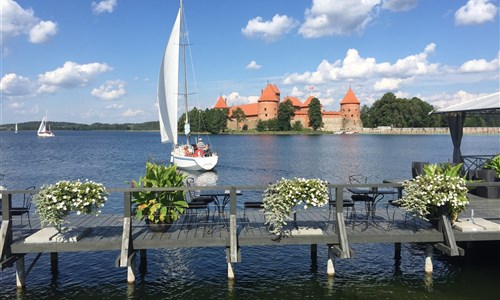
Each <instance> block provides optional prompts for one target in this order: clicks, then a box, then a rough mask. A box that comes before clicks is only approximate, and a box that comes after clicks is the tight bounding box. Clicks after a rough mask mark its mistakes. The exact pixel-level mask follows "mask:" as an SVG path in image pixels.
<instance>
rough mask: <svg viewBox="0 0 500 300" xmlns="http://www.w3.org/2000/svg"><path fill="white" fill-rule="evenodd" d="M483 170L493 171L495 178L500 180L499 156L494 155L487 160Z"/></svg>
mask: <svg viewBox="0 0 500 300" xmlns="http://www.w3.org/2000/svg"><path fill="white" fill-rule="evenodd" d="M483 168H485V169H487V170H493V171H495V177H496V178H497V179H499V178H500V154H497V155H495V157H493V158H492V159H490V160H488V161H487V162H486V163H485V164H484V166H483Z"/></svg>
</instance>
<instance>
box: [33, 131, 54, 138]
mask: <svg viewBox="0 0 500 300" xmlns="http://www.w3.org/2000/svg"><path fill="white" fill-rule="evenodd" d="M37 135H38V136H39V137H55V135H54V134H53V133H52V132H38V133H37Z"/></svg>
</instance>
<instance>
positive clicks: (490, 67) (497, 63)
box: [460, 52, 500, 73]
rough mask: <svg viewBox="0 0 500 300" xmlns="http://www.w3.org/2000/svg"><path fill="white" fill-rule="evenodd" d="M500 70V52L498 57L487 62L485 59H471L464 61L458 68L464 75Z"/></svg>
mask: <svg viewBox="0 0 500 300" xmlns="http://www.w3.org/2000/svg"><path fill="white" fill-rule="evenodd" d="M499 68H500V52H499V57H497V58H495V59H493V60H491V61H487V60H485V59H473V60H469V61H466V62H465V63H463V64H462V65H461V66H460V71H461V72H464V73H475V72H491V71H497V70H498V69H499Z"/></svg>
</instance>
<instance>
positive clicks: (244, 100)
mask: <svg viewBox="0 0 500 300" xmlns="http://www.w3.org/2000/svg"><path fill="white" fill-rule="evenodd" d="M223 97H224V98H226V102H227V105H228V106H233V105H241V104H249V103H256V102H257V101H258V100H259V96H248V97H245V96H241V95H240V94H239V93H238V92H232V93H230V94H229V95H228V96H223Z"/></svg>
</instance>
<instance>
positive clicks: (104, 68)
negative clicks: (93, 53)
mask: <svg viewBox="0 0 500 300" xmlns="http://www.w3.org/2000/svg"><path fill="white" fill-rule="evenodd" d="M110 70H112V68H111V67H110V66H108V65H107V64H102V63H89V64H83V65H81V64H77V63H75V62H72V61H67V62H65V63H64V65H63V66H62V67H60V68H57V69H55V70H54V71H48V72H45V73H44V74H40V75H38V81H39V83H40V84H41V86H40V88H39V92H40V93H53V92H55V91H56V90H58V89H59V88H75V87H83V86H86V85H87V84H88V83H89V82H90V80H92V79H93V78H94V77H96V76H97V75H99V74H101V73H104V72H108V71H110Z"/></svg>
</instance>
